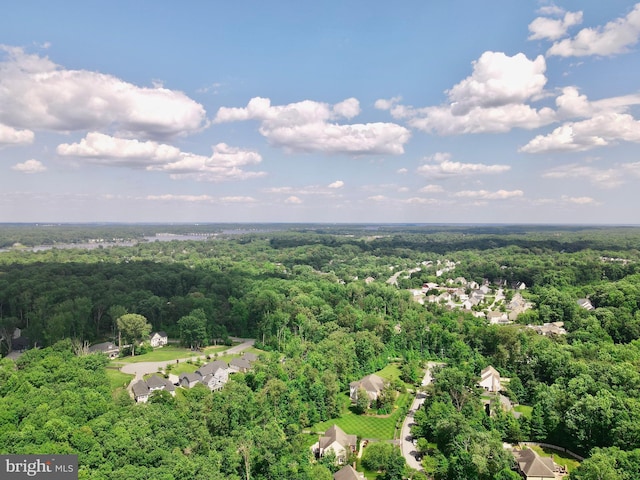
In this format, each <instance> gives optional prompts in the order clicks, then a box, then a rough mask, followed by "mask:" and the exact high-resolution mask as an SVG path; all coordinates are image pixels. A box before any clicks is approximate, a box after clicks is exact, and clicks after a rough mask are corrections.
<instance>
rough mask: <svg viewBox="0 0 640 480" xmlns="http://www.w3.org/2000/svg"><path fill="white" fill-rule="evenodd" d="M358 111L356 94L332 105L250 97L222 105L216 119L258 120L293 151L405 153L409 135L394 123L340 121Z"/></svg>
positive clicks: (274, 140) (271, 140)
mask: <svg viewBox="0 0 640 480" xmlns="http://www.w3.org/2000/svg"><path fill="white" fill-rule="evenodd" d="M359 113H360V105H359V102H358V100H356V99H355V98H349V99H347V100H344V101H343V102H340V103H337V104H335V105H333V106H331V105H329V104H327V103H321V102H315V101H312V100H305V101H302V102H297V103H290V104H287V105H275V106H273V105H271V101H270V100H269V99H268V98H261V97H255V98H252V99H251V100H250V101H249V103H248V104H247V106H246V107H243V108H235V107H234V108H229V107H221V108H220V109H219V110H218V112H217V114H216V117H215V120H214V121H215V122H216V123H224V122H235V121H244V120H258V121H259V122H260V128H259V132H260V134H261V135H263V136H264V137H265V138H266V139H267V140H268V141H269V143H271V144H272V145H275V146H277V147H282V148H284V149H286V150H288V151H294V152H325V153H346V154H394V155H398V154H401V153H404V144H405V143H406V142H407V141H409V137H410V136H411V134H410V132H409V130H408V129H406V128H405V127H402V126H400V125H397V124H395V123H365V124H362V123H356V124H340V123H337V120H339V119H341V118H344V119H350V118H352V117H354V116H356V115H358V114H359Z"/></svg>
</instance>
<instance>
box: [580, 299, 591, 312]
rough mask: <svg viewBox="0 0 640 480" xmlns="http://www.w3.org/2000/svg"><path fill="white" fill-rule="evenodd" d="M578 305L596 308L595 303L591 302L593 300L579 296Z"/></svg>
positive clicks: (586, 308) (588, 308)
mask: <svg viewBox="0 0 640 480" xmlns="http://www.w3.org/2000/svg"><path fill="white" fill-rule="evenodd" d="M578 305H579V306H580V307H582V308H584V309H585V310H593V308H594V307H593V304H592V303H591V300H589V299H588V298H579V299H578Z"/></svg>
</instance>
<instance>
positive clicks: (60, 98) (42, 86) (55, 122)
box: [0, 46, 206, 138]
mask: <svg viewBox="0 0 640 480" xmlns="http://www.w3.org/2000/svg"><path fill="white" fill-rule="evenodd" d="M3 54H4V55H3ZM0 122H1V123H4V124H5V125H9V126H12V127H14V128H27V129H31V130H38V129H43V130H54V131H65V132H66V131H81V130H98V129H104V128H108V129H110V130H113V131H117V132H120V133H121V134H123V135H132V136H141V137H145V138H153V137H157V138H161V137H170V136H173V135H179V134H188V133H193V132H195V131H198V130H200V129H202V128H203V127H204V126H205V125H206V118H205V110H204V108H203V107H202V105H200V104H199V103H197V102H195V101H194V100H192V99H191V98H189V97H188V96H187V95H185V94H184V93H182V92H179V91H175V90H169V89H167V88H163V87H160V86H155V87H151V88H149V87H139V86H136V85H133V84H131V83H128V82H126V81H123V80H121V79H119V78H117V77H114V76H112V75H106V74H102V73H97V72H90V71H87V70H69V69H65V68H64V67H62V66H60V65H57V64H55V63H54V62H52V61H51V60H49V59H48V58H46V57H40V56H38V55H34V54H27V53H25V51H24V50H23V49H21V48H18V47H8V46H0Z"/></svg>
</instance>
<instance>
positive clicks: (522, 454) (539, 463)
mask: <svg viewBox="0 0 640 480" xmlns="http://www.w3.org/2000/svg"><path fill="white" fill-rule="evenodd" d="M513 456H514V457H515V458H516V462H518V466H519V467H520V471H521V472H522V473H524V474H525V475H526V476H527V477H536V478H549V479H555V478H556V477H555V474H554V473H553V469H554V463H553V460H552V459H551V458H549V457H541V456H539V455H538V454H537V453H536V452H535V451H534V450H532V449H530V448H525V449H523V450H520V451H518V450H514V451H513Z"/></svg>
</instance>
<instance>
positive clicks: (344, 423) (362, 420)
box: [312, 393, 412, 440]
mask: <svg viewBox="0 0 640 480" xmlns="http://www.w3.org/2000/svg"><path fill="white" fill-rule="evenodd" d="M344 395H345V397H346V396H347V394H346V393H345V394H344ZM411 398H412V397H411V396H410V395H409V394H408V393H403V394H401V395H400V396H399V397H398V400H397V401H396V406H398V407H401V406H405V405H407V404H408V403H409V401H410V399H411ZM401 411H402V409H401V408H396V409H395V410H394V411H393V413H392V414H391V415H389V416H384V417H378V416H374V415H356V414H355V413H353V412H351V410H348V411H347V412H346V413H345V414H343V415H342V416H341V417H339V418H334V419H332V420H328V421H326V422H320V423H318V424H316V425H314V426H313V428H312V430H313V431H316V432H324V431H326V430H327V429H328V428H329V427H331V425H333V424H334V423H335V424H336V425H338V426H339V427H340V428H341V429H342V430H344V431H345V433H348V434H350V435H357V436H358V437H359V438H372V439H377V440H393V437H394V433H395V429H396V421H397V420H398V418H399V417H400V414H401Z"/></svg>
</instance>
